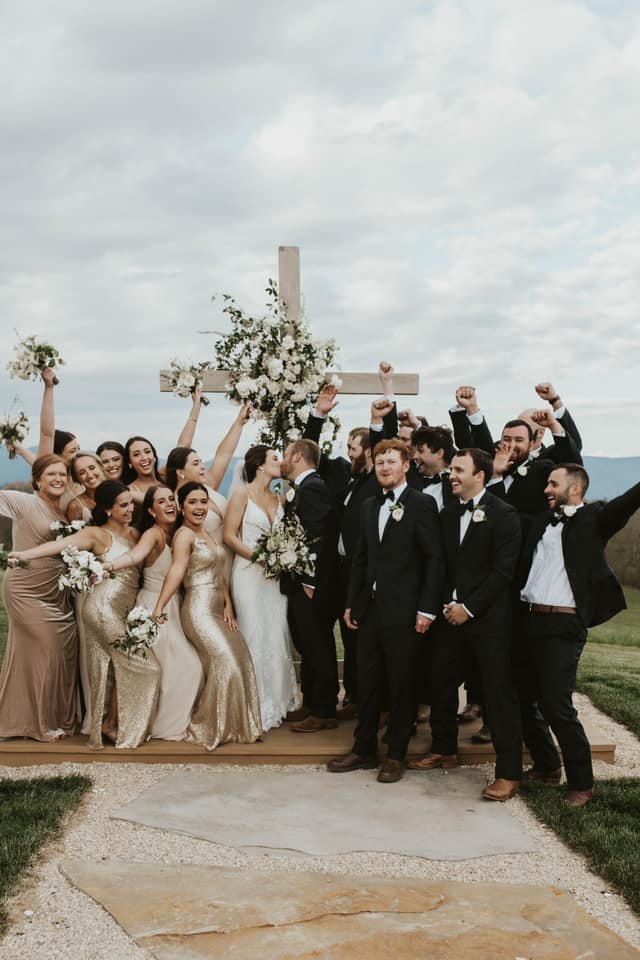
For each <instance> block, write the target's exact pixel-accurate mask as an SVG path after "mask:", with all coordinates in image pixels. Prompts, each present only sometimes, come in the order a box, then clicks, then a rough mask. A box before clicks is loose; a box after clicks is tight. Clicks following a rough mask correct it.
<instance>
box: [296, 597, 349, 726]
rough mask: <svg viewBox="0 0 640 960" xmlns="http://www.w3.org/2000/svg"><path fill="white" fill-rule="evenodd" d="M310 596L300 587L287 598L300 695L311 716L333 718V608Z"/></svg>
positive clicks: (335, 685) (336, 687) (335, 683)
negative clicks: (298, 671) (299, 680)
mask: <svg viewBox="0 0 640 960" xmlns="http://www.w3.org/2000/svg"><path fill="white" fill-rule="evenodd" d="M317 593H318V591H316V596H314V597H313V599H309V597H307V595H306V593H305V592H304V590H303V588H302V587H298V589H296V591H295V592H294V593H293V595H292V596H291V597H289V625H290V627H291V634H292V637H293V642H294V645H295V647H296V650H297V651H298V653H299V654H300V658H301V664H300V673H301V681H302V696H303V703H304V705H305V707H308V709H309V710H310V711H311V713H312V714H313V716H314V717H324V718H327V717H335V715H336V701H337V698H338V690H339V684H338V663H337V658H336V641H335V637H334V635H333V624H334V621H335V617H334V616H333V608H332V606H331V604H329V603H323V598H322V596H318V595H317Z"/></svg>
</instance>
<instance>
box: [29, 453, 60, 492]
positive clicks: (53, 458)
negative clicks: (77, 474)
mask: <svg viewBox="0 0 640 960" xmlns="http://www.w3.org/2000/svg"><path fill="white" fill-rule="evenodd" d="M52 463H61V464H62V466H63V467H64V469H65V470H66V471H67V473H68V468H67V465H66V463H65V462H64V460H63V459H62V457H61V456H59V455H58V454H57V453H45V454H43V456H41V457H38V458H37V459H36V460H34V461H33V464H32V465H31V485H32V487H33V489H34V490H38V483H39V481H40V477H41V476H42V474H43V473H44V472H45V470H46V469H47V467H50V466H51V464H52Z"/></svg>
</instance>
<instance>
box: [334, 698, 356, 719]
mask: <svg viewBox="0 0 640 960" xmlns="http://www.w3.org/2000/svg"><path fill="white" fill-rule="evenodd" d="M357 716H358V704H357V703H348V704H347V705H346V707H341V708H340V709H339V710H338V712H337V713H336V720H337V721H338V723H341V722H342V721H343V720H353V719H354V717H357Z"/></svg>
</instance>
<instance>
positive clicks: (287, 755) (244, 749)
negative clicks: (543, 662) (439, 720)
mask: <svg viewBox="0 0 640 960" xmlns="http://www.w3.org/2000/svg"><path fill="white" fill-rule="evenodd" d="M478 728H479V723H478V722H475V723H472V724H464V725H461V726H460V736H459V741H458V757H459V761H460V763H461V764H464V765H472V764H480V763H491V762H492V761H493V760H494V759H495V754H494V752H493V748H492V746H491V744H488V745H485V744H474V743H471V734H472V733H474V732H475V731H476V730H477V729H478ZM353 730H354V723H353V721H352V722H349V723H342V724H340V725H339V727H338V728H337V729H336V730H322V731H321V732H320V733H313V734H310V733H305V734H301V733H293V732H292V731H291V729H290V728H289V725H288V724H283V725H282V726H281V727H279V728H278V729H277V730H270V731H269V733H267V734H265V737H264V740H262V741H259V742H258V743H251V744H240V743H236V744H233V743H227V744H224V745H223V746H221V747H218V748H217V749H216V750H213V751H211V752H209V751H207V750H204V749H203V748H202V747H198V746H195V745H194V744H191V743H184V742H174V741H170V740H150V741H148V742H147V743H145V744H143V745H142V746H140V747H138V748H137V749H136V750H119V749H116V748H115V747H113V746H105V747H104V748H103V749H102V750H90V749H89V747H88V746H87V737H83V736H75V737H67V738H65V739H64V740H59V741H57V742H55V743H38V742H37V741H35V740H26V739H23V738H21V739H14V740H2V741H0V766H5V767H24V766H36V765H39V764H43V765H44V764H59V763H168V764H185V763H204V764H232V765H243V766H245V765H252V766H253V765H255V766H264V765H267V764H309V765H317V764H324V763H326V762H327V760H328V759H330V758H331V757H334V756H337V755H339V754H340V753H346V752H347V751H348V750H350V749H351V746H352V744H353ZM586 732H587V736H588V737H589V742H590V744H591V753H592V755H593V759H594V760H604V761H605V762H606V763H613V762H614V760H615V751H616V747H615V744H614V743H611V742H609V741H607V739H606V738H605V737H604V736H603V734H602V733H601V732H600V731H599V730H597V729H596V728H594V727H593V726H592V727H589V726H588V725H587V726H586ZM429 746H430V734H429V726H428V724H424V725H421V726H420V727H419V728H418V734H417V736H415V737H414V738H413V739H412V740H411V743H410V745H409V753H408V756H409V757H413V756H418V755H420V754H422V753H425V752H426V751H427V750H428V749H429ZM385 749H386V748H385V747H384V745H383V744H381V746H380V755H381V756H384V754H385ZM524 758H525V762H527V763H528V762H530V757H529V755H528V752H527V751H525V752H524Z"/></svg>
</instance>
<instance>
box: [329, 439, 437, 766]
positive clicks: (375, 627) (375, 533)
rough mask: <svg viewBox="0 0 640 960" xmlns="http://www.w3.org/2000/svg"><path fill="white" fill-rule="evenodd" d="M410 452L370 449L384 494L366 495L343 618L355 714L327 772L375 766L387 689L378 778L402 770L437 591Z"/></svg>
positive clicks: (428, 513)
mask: <svg viewBox="0 0 640 960" xmlns="http://www.w3.org/2000/svg"><path fill="white" fill-rule="evenodd" d="M408 469H409V452H408V450H407V448H406V446H405V445H404V444H402V443H401V442H400V441H398V440H383V441H382V442H381V443H379V444H378V446H377V447H376V450H375V471H376V477H377V479H378V483H379V484H380V486H381V487H382V489H383V491H384V493H383V494H382V495H381V496H378V497H375V498H371V499H369V500H366V501H365V503H364V505H363V508H362V521H361V531H360V538H359V541H358V547H357V550H356V555H355V557H354V559H353V565H352V572H351V580H350V583H349V591H348V606H347V609H346V610H345V614H344V619H345V622H346V624H347V626H349V627H351V628H352V629H357V630H358V716H359V722H358V727H357V729H356V735H355V742H354V745H353V749H352V751H351V752H350V753H348V754H346V755H345V756H342V757H336V758H335V759H334V760H331V761H330V762H329V763H328V764H327V768H328V770H329V771H330V772H332V773H345V772H348V771H351V770H358V769H371V768H373V767H375V766H377V744H378V738H377V734H378V720H379V716H380V710H381V706H382V703H381V700H382V697H383V696H384V695H385V693H386V698H387V701H388V703H387V706H388V707H389V710H390V715H389V723H388V726H387V734H386V742H387V744H388V756H387V759H386V760H385V761H384V762H383V763H382V765H381V767H380V770H379V772H378V780H379V781H380V782H381V783H394V782H395V781H396V780H399V779H400V778H401V777H402V775H403V761H404V757H405V754H406V751H407V745H408V743H409V738H410V735H411V730H412V727H413V721H414V719H415V703H414V697H413V675H414V671H415V665H416V661H417V657H418V651H419V646H420V644H421V643H422V642H424V640H425V636H424V635H425V634H426V633H427V631H428V630H429V629H430V628H431V625H432V623H433V620H434V619H435V616H436V613H437V608H438V605H439V600H440V595H441V589H442V573H441V569H442V552H441V545H440V531H439V528H438V512H437V509H436V505H435V502H434V500H433V498H432V497H425V496H423V495H422V494H421V493H418V492H417V491H415V490H412V489H411V487H409V486H408V485H407V482H406V474H407V470H408Z"/></svg>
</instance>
